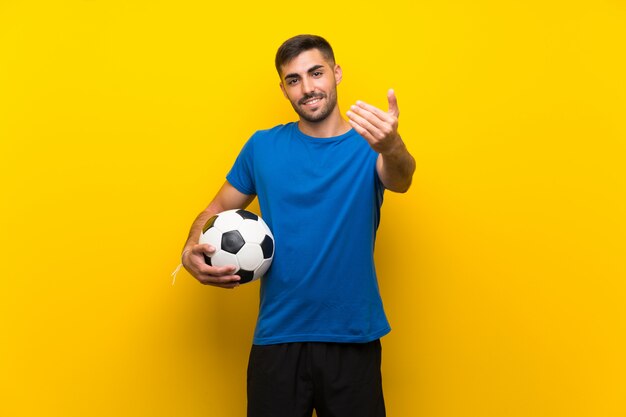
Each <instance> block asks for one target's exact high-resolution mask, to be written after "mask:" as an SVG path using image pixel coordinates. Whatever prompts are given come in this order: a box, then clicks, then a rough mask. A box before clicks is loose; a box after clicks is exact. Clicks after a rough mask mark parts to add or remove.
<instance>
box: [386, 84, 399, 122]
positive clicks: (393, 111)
mask: <svg viewBox="0 0 626 417" xmlns="http://www.w3.org/2000/svg"><path fill="white" fill-rule="evenodd" d="M387 101H389V111H388V112H387V113H389V114H390V115H392V116H393V117H398V116H400V109H399V108H398V99H397V98H396V92H395V91H393V88H390V89H389V91H387Z"/></svg>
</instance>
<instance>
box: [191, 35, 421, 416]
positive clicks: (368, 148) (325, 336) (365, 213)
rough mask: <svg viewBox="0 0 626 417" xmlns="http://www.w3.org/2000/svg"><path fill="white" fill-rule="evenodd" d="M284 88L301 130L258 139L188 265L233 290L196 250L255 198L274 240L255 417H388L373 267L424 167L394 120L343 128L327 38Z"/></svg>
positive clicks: (289, 66) (252, 366) (348, 123)
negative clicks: (394, 209)
mask: <svg viewBox="0 0 626 417" xmlns="http://www.w3.org/2000/svg"><path fill="white" fill-rule="evenodd" d="M276 69H277V71H278V74H279V76H280V88H281V90H282V92H283V94H284V95H285V97H286V98H287V99H288V100H289V101H290V102H291V105H292V106H293V109H294V110H295V111H296V113H297V114H298V116H299V121H298V122H297V123H288V124H286V125H280V126H276V127H274V128H273V129H269V130H263V131H258V132H256V133H255V134H254V135H253V136H252V137H251V138H250V139H249V140H248V142H247V143H246V145H245V146H244V148H243V149H242V151H241V153H240V154H239V156H238V157H237V160H236V161H235V164H234V165H233V168H232V169H231V171H230V172H229V173H228V175H227V176H226V182H225V183H224V184H223V186H222V187H221V189H220V190H219V191H218V193H217V194H216V196H215V197H214V198H213V200H212V201H211V203H210V204H209V206H208V207H207V208H206V209H205V210H204V211H203V212H202V213H200V215H199V216H198V217H197V218H196V220H195V222H194V223H193V225H192V227H191V231H190V233H189V239H188V241H187V243H186V245H185V248H184V249H183V253H182V262H183V265H184V266H185V268H186V269H187V271H189V272H190V273H191V274H192V275H193V276H194V277H195V278H196V279H198V281H200V282H201V283H203V284H207V285H212V286H216V287H220V288H235V287H236V286H237V285H238V281H239V277H238V276H236V275H233V273H234V270H235V267H234V266H232V267H231V266H225V267H212V266H208V265H207V264H206V263H205V262H204V254H207V255H211V254H212V253H213V252H214V250H215V248H213V247H211V246H209V245H200V244H198V239H199V236H200V232H201V229H202V226H203V225H204V224H205V222H206V221H207V220H208V219H209V218H210V217H211V216H213V215H214V214H216V213H219V212H221V211H224V210H229V209H233V208H245V207H246V206H247V205H248V204H249V203H250V202H251V201H252V200H253V199H254V198H255V196H256V197H258V198H259V204H260V207H261V213H262V215H263V218H264V220H265V221H266V222H267V223H268V225H269V227H270V228H271V229H272V232H273V234H274V238H275V255H274V261H273V264H272V267H271V268H270V270H269V272H268V274H267V276H266V277H264V278H263V279H262V281H261V294H260V297H261V302H260V309H259V317H258V321H257V325H256V329H255V334H254V340H253V346H252V350H251V353H250V361H249V364H248V416H249V417H304V416H309V417H310V416H311V414H312V411H313V409H315V410H316V412H317V415H318V416H319V417H355V416H358V417H367V416H372V417H380V416H384V415H385V406H384V399H383V393H382V383H381V375H380V360H381V359H380V354H381V346H380V340H379V339H380V337H382V336H384V335H385V334H387V333H388V332H389V331H390V330H391V328H390V327H389V324H388V322H387V319H386V317H385V313H384V311H383V306H382V301H381V298H380V294H379V291H378V283H377V278H376V272H375V268H374V261H373V250H374V240H375V237H376V229H377V227H378V224H379V216H380V206H381V204H382V197H383V191H384V189H388V190H391V191H395V192H405V191H407V190H408V188H409V186H410V184H411V179H412V176H413V172H414V170H415V161H414V159H413V157H412V156H411V155H410V154H409V152H408V151H407V149H406V147H405V145H404V143H403V141H402V139H401V137H400V135H399V134H398V114H399V111H398V105H397V101H396V97H395V94H394V92H393V90H390V91H389V92H388V101H389V111H388V112H384V111H382V110H380V109H377V108H375V107H373V106H371V105H369V104H366V103H363V102H357V103H356V104H355V105H353V106H351V108H350V110H349V111H348V112H347V117H348V120H345V119H344V118H343V117H342V114H341V112H340V110H339V107H338V105H337V85H338V84H339V83H340V82H341V79H342V71H341V67H340V66H339V65H337V64H336V63H335V57H334V54H333V51H332V48H331V46H330V45H329V44H328V42H326V40H324V39H323V38H321V37H319V36H313V35H300V36H296V37H293V38H291V39H289V40H287V41H286V42H285V43H284V44H283V45H282V46H281V47H280V48H279V50H278V52H277V54H276Z"/></svg>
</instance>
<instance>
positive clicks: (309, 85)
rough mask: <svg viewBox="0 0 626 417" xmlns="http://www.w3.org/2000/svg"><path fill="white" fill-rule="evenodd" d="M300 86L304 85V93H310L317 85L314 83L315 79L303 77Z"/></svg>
mask: <svg viewBox="0 0 626 417" xmlns="http://www.w3.org/2000/svg"><path fill="white" fill-rule="evenodd" d="M300 86H301V87H302V93H303V94H310V93H312V92H313V90H315V86H314V85H313V81H311V80H309V79H307V78H304V79H302V82H301V83H300Z"/></svg>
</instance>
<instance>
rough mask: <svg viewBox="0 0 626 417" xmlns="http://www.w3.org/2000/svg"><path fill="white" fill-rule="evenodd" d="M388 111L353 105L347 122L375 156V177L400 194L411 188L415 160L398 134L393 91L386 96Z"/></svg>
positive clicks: (362, 103)
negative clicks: (375, 153)
mask: <svg viewBox="0 0 626 417" xmlns="http://www.w3.org/2000/svg"><path fill="white" fill-rule="evenodd" d="M387 99H388V101H389V111H387V112H384V111H382V110H380V109H378V108H376V107H374V106H372V105H370V104H367V103H364V102H362V101H357V102H356V104H355V105H353V106H351V107H350V111H348V113H347V115H348V122H349V123H350V125H351V126H352V127H353V128H354V129H355V130H356V131H357V132H358V133H359V134H360V135H361V136H363V137H364V138H365V140H367V142H368V143H369V145H370V146H371V147H372V149H374V150H375V151H376V152H378V153H379V155H378V160H377V161H376V170H377V171H378V176H379V177H380V180H381V181H382V183H383V185H384V186H385V188H387V189H389V190H391V191H395V192H399V193H404V192H406V191H407V190H408V189H409V187H410V186H411V181H412V179H413V172H415V159H413V157H412V156H411V154H410V153H409V151H408V150H407V148H406V146H405V144H404V141H403V140H402V138H401V137H400V134H399V133H398V117H399V116H400V110H399V109H398V101H397V99H396V95H395V93H394V91H393V90H389V91H388V92H387Z"/></svg>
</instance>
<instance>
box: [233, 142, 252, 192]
mask: <svg viewBox="0 0 626 417" xmlns="http://www.w3.org/2000/svg"><path fill="white" fill-rule="evenodd" d="M253 143H254V135H252V137H251V138H250V139H248V141H247V142H246V144H245V145H244V146H243V148H242V149H241V152H239V155H238V156H237V159H236V160H235V163H234V164H233V167H232V168H231V169H230V171H229V172H228V174H227V175H226V179H227V180H228V182H229V183H230V184H231V185H232V186H233V187H235V188H236V189H237V190H238V191H239V192H241V193H243V194H248V195H252V194H256V184H255V179H254V145H253Z"/></svg>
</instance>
